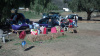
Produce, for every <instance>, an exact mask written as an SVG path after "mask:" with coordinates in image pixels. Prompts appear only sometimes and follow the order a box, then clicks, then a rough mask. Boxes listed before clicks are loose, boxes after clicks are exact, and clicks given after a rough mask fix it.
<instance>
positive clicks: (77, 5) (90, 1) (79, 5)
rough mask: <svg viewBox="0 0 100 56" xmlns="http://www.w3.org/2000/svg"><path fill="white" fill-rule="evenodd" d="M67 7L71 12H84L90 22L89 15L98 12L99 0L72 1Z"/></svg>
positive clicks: (99, 8)
mask: <svg viewBox="0 0 100 56" xmlns="http://www.w3.org/2000/svg"><path fill="white" fill-rule="evenodd" d="M68 6H69V8H70V9H71V10H72V11H86V12H87V14H88V17H87V19H89V20H90V18H91V13H92V12H94V10H100V7H99V6H100V0H72V1H70V2H69V3H68Z"/></svg>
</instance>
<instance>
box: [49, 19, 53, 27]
mask: <svg viewBox="0 0 100 56" xmlns="http://www.w3.org/2000/svg"><path fill="white" fill-rule="evenodd" d="M52 26H53V24H52V21H51V19H49V21H48V27H49V28H51V27H52Z"/></svg>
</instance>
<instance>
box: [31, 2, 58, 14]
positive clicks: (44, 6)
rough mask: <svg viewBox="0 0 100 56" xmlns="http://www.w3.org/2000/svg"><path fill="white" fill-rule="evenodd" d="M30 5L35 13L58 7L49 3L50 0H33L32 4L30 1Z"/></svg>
mask: <svg viewBox="0 0 100 56" xmlns="http://www.w3.org/2000/svg"><path fill="white" fill-rule="evenodd" d="M30 7H31V9H32V10H34V11H35V12H36V14H40V13H43V12H49V11H50V10H55V9H58V8H57V6H55V5H54V4H52V3H51V0H35V1H34V4H32V3H31V5H30Z"/></svg>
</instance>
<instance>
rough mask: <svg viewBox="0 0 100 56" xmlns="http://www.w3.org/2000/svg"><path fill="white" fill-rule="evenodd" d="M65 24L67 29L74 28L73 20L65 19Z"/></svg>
mask: <svg viewBox="0 0 100 56" xmlns="http://www.w3.org/2000/svg"><path fill="white" fill-rule="evenodd" d="M67 22H69V27H71V28H72V27H74V24H73V20H71V19H67Z"/></svg>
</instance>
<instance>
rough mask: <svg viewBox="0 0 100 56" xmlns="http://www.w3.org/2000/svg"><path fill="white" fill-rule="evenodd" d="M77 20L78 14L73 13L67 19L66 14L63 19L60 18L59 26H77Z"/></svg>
mask: <svg viewBox="0 0 100 56" xmlns="http://www.w3.org/2000/svg"><path fill="white" fill-rule="evenodd" d="M77 21H78V16H77V15H75V16H74V18H73V19H69V17H68V16H66V18H65V19H61V23H60V24H61V27H65V26H69V27H75V26H76V27H77Z"/></svg>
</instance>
